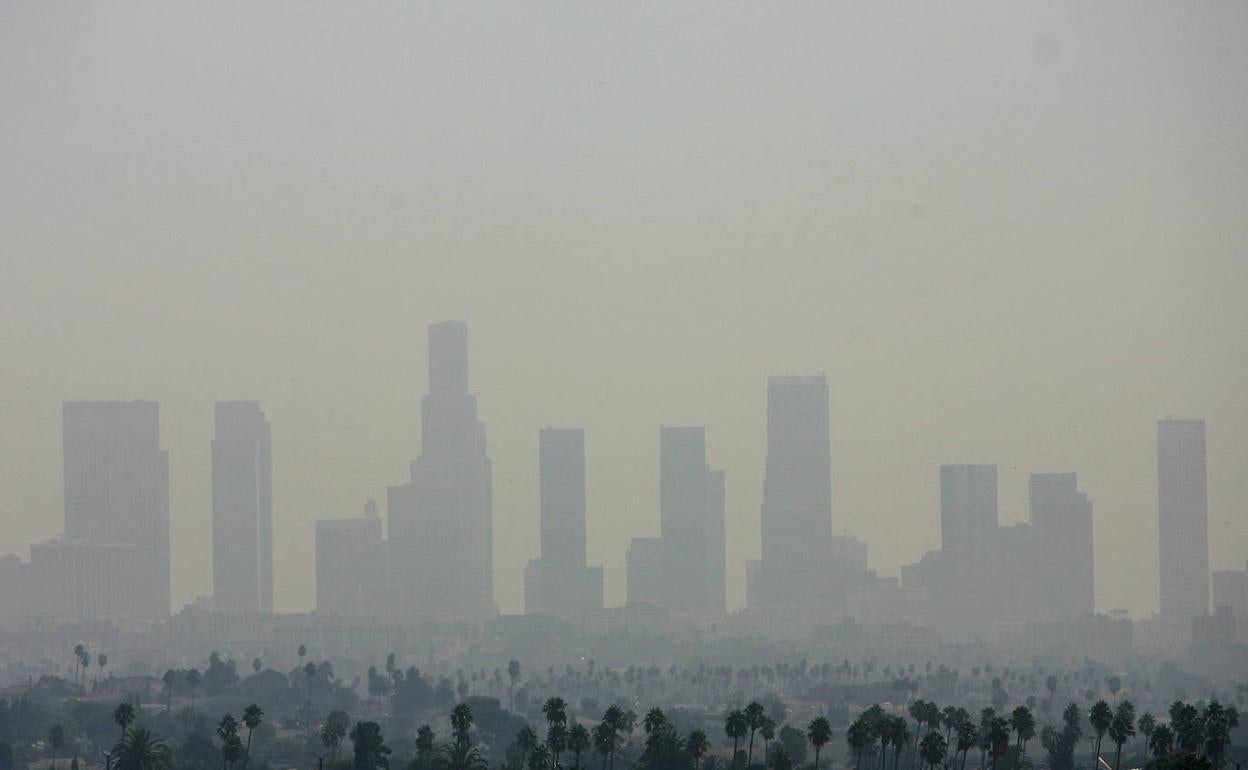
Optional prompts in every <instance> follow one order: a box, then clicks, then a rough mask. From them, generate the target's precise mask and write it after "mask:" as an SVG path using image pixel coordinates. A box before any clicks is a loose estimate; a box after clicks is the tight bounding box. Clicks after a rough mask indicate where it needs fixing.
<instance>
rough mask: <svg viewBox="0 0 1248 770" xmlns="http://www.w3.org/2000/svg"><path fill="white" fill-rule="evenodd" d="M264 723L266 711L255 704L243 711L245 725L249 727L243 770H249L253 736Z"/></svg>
mask: <svg viewBox="0 0 1248 770" xmlns="http://www.w3.org/2000/svg"><path fill="white" fill-rule="evenodd" d="M263 721H264V709H262V708H260V706H258V705H256V704H255V703H253V704H251V705H250V706H248V707H247V708H245V709H243V724H244V725H246V726H247V749H246V751H245V752H244V753H243V770H247V762H248V761H249V760H250V759H251V734H252V733H253V732H255V731H256V728H257V727H259V726H260V723H261V722H263Z"/></svg>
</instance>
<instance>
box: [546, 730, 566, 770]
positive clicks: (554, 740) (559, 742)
mask: <svg viewBox="0 0 1248 770" xmlns="http://www.w3.org/2000/svg"><path fill="white" fill-rule="evenodd" d="M546 748H548V749H550V758H551V767H553V768H556V770H558V767H559V755H560V754H562V753H563V752H564V751H565V750H566V749H567V748H568V728H567V727H566V726H565V725H564V724H563V723H562V722H556V723H554V724H553V725H551V726H550V728H549V729H547V730H546Z"/></svg>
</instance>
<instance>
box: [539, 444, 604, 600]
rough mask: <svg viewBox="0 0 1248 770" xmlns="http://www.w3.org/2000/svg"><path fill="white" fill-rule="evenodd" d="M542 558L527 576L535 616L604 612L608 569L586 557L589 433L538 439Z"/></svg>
mask: <svg viewBox="0 0 1248 770" xmlns="http://www.w3.org/2000/svg"><path fill="white" fill-rule="evenodd" d="M538 476H539V481H540V494H541V530H542V552H541V558H538V559H533V560H531V561H530V562H529V564H528V566H527V567H526V568H525V572H524V607H525V612H527V613H529V614H531V615H554V616H569V615H575V614H578V613H580V612H582V611H583V610H588V609H601V608H602V568H601V567H587V566H586V557H585V431H584V430H582V429H580V428H562V429H561V428H551V427H546V428H544V429H543V430H542V431H541V433H539V434H538Z"/></svg>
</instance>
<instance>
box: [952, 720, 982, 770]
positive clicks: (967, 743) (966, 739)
mask: <svg viewBox="0 0 1248 770" xmlns="http://www.w3.org/2000/svg"><path fill="white" fill-rule="evenodd" d="M978 741H979V728H978V727H976V726H975V723H974V722H972V721H971V720H970V719H966V720H964V721H962V722H961V723H960V724H959V725H958V744H957V751H960V752H962V764H961V765H959V766H958V770H966V756H967V754H969V753H970V752H971V749H973V748H975V744H976V743H977V742H978Z"/></svg>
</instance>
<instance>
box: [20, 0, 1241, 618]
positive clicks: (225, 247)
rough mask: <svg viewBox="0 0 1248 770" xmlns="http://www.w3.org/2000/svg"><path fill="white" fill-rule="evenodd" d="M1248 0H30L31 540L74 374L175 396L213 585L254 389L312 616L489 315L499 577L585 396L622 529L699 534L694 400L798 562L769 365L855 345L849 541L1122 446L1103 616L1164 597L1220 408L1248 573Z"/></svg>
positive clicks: (180, 530)
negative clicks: (1194, 456)
mask: <svg viewBox="0 0 1248 770" xmlns="http://www.w3.org/2000/svg"><path fill="white" fill-rule="evenodd" d="M1245 41H1248V4H1245V3H1238V2H1181V3H1175V2H1169V1H1166V2H1161V1H1160V0H1156V1H1152V2H1136V1H1134V0H1133V1H1132V2H1108V3H1094V4H1092V3H1084V2H1071V3H1034V4H1030V5H1027V4H1018V3H996V2H983V3H965V2H952V3H929V4H912V3H876V2H793V3H784V4H777V3H744V2H743V3H705V4H702V3H673V4H668V3H627V4H618V3H616V4H604V3H523V2H522V3H448V2H437V3H404V4H402V5H398V6H393V5H387V4H377V3H368V4H353V3H203V4H194V6H192V4H185V3H159V2H153V3H150V4H143V5H130V4H127V3H108V4H91V3H81V4H76V3H44V2H5V3H3V4H0V394H2V397H0V553H3V552H5V551H14V552H17V553H19V554H21V555H22V556H23V557H25V556H26V555H27V553H28V551H27V548H28V545H29V544H30V543H31V542H32V541H38V540H43V539H46V538H48V537H51V536H53V535H55V534H57V533H59V532H60V531H61V529H62V524H63V515H62V491H61V425H60V419H61V401H62V400H64V399H131V398H143V399H154V400H159V401H160V402H161V428H162V434H163V441H164V444H165V446H166V447H167V448H168V449H169V452H170V457H171V468H172V474H173V477H172V507H173V549H174V552H173V556H174V586H173V588H174V597H175V602H178V603H180V602H182V601H185V600H188V599H190V598H191V597H193V596H194V595H197V594H200V593H206V592H208V591H209V590H210V586H211V573H210V569H211V568H210V564H211V556H210V553H209V550H208V549H209V542H210V531H211V530H210V520H209V517H210V510H211V502H210V483H211V479H210V467H209V462H210V449H209V442H210V439H211V432H212V405H213V402H214V401H216V400H224V399H258V400H260V401H261V402H263V406H264V409H265V411H266V412H267V414H268V417H269V420H270V421H271V423H272V425H273V458H274V471H273V473H274V498H275V508H276V512H275V525H276V529H277V537H276V543H277V546H276V553H275V559H274V564H275V574H276V590H275V596H276V603H277V607H278V609H279V610H302V609H307V608H309V607H310V606H311V604H312V602H313V597H314V584H313V558H312V554H313V521H315V520H316V519H318V518H331V517H341V516H354V515H357V514H358V513H359V511H360V509H361V505H362V503H363V501H364V499H365V498H367V497H376V498H377V499H378V500H379V502H381V503H382V505H383V507H384V498H385V487H386V486H387V485H389V484H395V483H399V482H402V481H403V480H405V479H406V477H407V464H408V462H409V461H410V460H411V459H412V458H413V457H414V456H416V455H417V454H418V452H419V449H420V447H419V436H420V433H419V398H420V395H421V394H422V393H423V392H425V388H426V375H427V370H426V364H425V352H426V351H425V348H426V343H425V329H426V327H427V326H428V324H429V323H431V322H433V321H437V320H442V319H463V320H465V321H467V322H468V323H469V326H470V335H471V337H470V341H471V345H472V372H471V377H472V387H473V389H474V390H475V392H476V393H477V394H478V397H479V403H480V411H481V415H482V417H483V419H484V420H485V421H486V423H487V426H488V432H489V442H490V452H491V455H492V456H493V458H494V467H495V543H496V549H497V554H496V565H497V566H496V578H497V595H498V600H499V603H500V605H501V608H502V610H503V611H518V610H519V609H520V608H521V606H522V601H523V600H522V588H521V574H522V568H523V564H524V562H525V561H526V560H527V559H529V558H530V557H532V556H535V555H536V553H537V548H538V545H537V544H538V525H537V515H538V513H537V507H538V504H537V475H536V470H537V435H538V430H539V428H541V427H542V426H543V425H546V424H554V425H559V426H584V428H585V429H586V450H587V456H588V460H587V461H588V474H589V495H590V499H589V551H590V558H591V560H592V561H593V562H594V563H602V564H605V566H606V580H607V597H608V600H609V601H620V600H622V598H623V592H624V566H623V565H624V551H625V548H626V547H627V542H628V540H629V538H631V537H633V536H647V535H654V534H657V532H658V511H657V506H658V428H659V425H660V424H669V425H678V424H695V425H696V424H702V425H706V427H707V441H708V445H709V446H708V451H709V456H710V460H711V462H712V464H713V465H715V466H717V467H720V468H723V469H725V470H726V471H727V485H728V537H729V547H728V557H729V572H728V574H729V581H730V583H729V602H730V604H732V605H740V604H741V603H742V602H743V598H744V560H745V559H746V558H752V557H755V556H756V554H757V551H758V519H759V502H760V493H761V480H762V475H763V454H764V450H765V446H764V428H765V422H764V420H765V401H764V396H765V388H766V377H767V376H768V375H769V374H788V373H812V372H821V371H822V372H827V374H828V377H829V381H830V385H831V413H832V450H833V460H832V462H833V468H832V474H833V507H834V511H833V516H834V528H835V529H836V530H838V531H842V530H848V531H850V532H854V533H856V534H858V535H860V536H862V537H864V538H866V539H867V540H868V541H869V542H870V545H871V561H872V564H873V565H874V566H875V567H877V568H878V569H880V570H881V572H882V573H884V574H896V572H897V569H898V566H899V565H900V564H903V563H906V562H910V561H913V560H915V559H917V558H918V557H919V555H920V553H921V552H922V551H924V550H926V549H929V548H933V547H935V546H936V545H937V544H938V542H939V535H938V501H939V498H938V487H937V481H938V465H939V464H940V463H942V462H962V461H973V462H992V463H997V464H998V465H999V466H1000V478H1001V507H1002V518H1003V520H1005V521H1012V520H1016V519H1019V518H1022V517H1025V516H1026V484H1027V474H1028V473H1029V472H1031V471H1066V470H1074V471H1077V472H1078V473H1079V480H1080V484H1081V486H1082V487H1083V489H1084V490H1086V491H1087V492H1088V493H1089V495H1090V496H1091V498H1092V500H1093V502H1094V505H1095V521H1096V525H1095V526H1096V538H1097V553H1098V555H1097V565H1096V566H1097V576H1096V578H1097V579H1096V582H1097V603H1098V606H1099V607H1100V608H1101V609H1110V608H1116V607H1126V608H1129V609H1131V610H1132V611H1134V612H1138V613H1143V612H1148V611H1150V610H1152V609H1153V608H1154V607H1155V605H1156V559H1157V552H1156V548H1157V542H1156V529H1157V524H1156V478H1155V476H1156V448H1155V441H1156V424H1155V421H1156V419H1157V418H1159V417H1162V416H1165V415H1168V414H1180V415H1185V416H1200V417H1205V418H1206V419H1207V420H1208V422H1209V427H1208V435H1209V453H1210V464H1209V469H1210V470H1209V473H1210V508H1211V513H1210V518H1211V526H1210V532H1211V540H1212V562H1213V565H1214V567H1215V568H1218V567H1223V568H1225V567H1230V566H1236V565H1238V566H1241V567H1242V565H1243V563H1244V561H1245V559H1248V473H1245V470H1246V469H1248V412H1246V407H1248V309H1246V308H1248V300H1246V297H1248V87H1246V82H1245V73H1246V72H1248V50H1246V49H1245Z"/></svg>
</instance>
